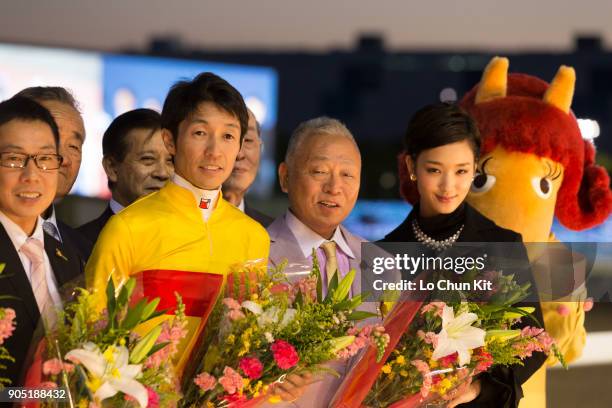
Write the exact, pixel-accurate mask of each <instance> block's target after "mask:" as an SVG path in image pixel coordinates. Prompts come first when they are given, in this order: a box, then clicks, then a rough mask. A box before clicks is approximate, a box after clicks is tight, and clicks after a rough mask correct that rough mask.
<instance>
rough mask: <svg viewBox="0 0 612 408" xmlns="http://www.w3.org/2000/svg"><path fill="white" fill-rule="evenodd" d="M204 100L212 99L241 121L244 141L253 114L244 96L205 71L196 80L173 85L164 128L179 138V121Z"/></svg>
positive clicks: (241, 133)
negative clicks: (250, 116) (250, 114)
mask: <svg viewBox="0 0 612 408" xmlns="http://www.w3.org/2000/svg"><path fill="white" fill-rule="evenodd" d="M202 102H212V103H214V104H215V105H217V106H218V107H219V108H221V109H223V110H224V111H226V112H228V113H230V114H232V115H234V116H235V117H236V118H237V119H238V121H239V122H240V143H241V144H242V139H243V138H244V134H245V133H246V132H247V128H248V124H249V114H248V112H247V107H246V105H245V103H244V99H242V95H240V92H238V90H237V89H236V88H234V87H233V86H232V85H230V83H229V82H227V81H226V80H225V79H223V78H221V77H219V76H217V75H215V74H213V73H211V72H204V73H201V74H199V75H198V76H196V77H195V78H194V79H193V80H192V81H180V82H177V83H176V84H174V85H173V86H172V88H170V92H168V95H167V96H166V100H165V101H164V108H163V110H162V114H161V120H162V128H164V129H168V130H169V131H170V133H172V137H173V138H174V140H175V141H176V138H177V137H178V128H179V124H180V123H181V122H182V121H183V120H185V119H187V118H188V117H189V115H191V114H192V113H194V112H195V111H196V110H197V109H198V106H199V105H200V104H201V103H202Z"/></svg>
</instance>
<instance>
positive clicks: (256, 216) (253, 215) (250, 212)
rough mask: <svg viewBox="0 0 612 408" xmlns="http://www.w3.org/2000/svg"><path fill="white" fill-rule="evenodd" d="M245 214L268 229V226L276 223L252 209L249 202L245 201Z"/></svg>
mask: <svg viewBox="0 0 612 408" xmlns="http://www.w3.org/2000/svg"><path fill="white" fill-rule="evenodd" d="M244 213H245V214H246V215H248V216H249V217H251V218H252V219H254V220H255V221H257V222H258V223H260V224H261V225H263V227H264V228H268V226H269V225H270V224H272V221H274V218H272V217H270V216H269V215H266V214H264V213H262V212H261V211H259V210H256V209H255V208H253V207H251V206H250V205H249V202H248V201H247V200H244Z"/></svg>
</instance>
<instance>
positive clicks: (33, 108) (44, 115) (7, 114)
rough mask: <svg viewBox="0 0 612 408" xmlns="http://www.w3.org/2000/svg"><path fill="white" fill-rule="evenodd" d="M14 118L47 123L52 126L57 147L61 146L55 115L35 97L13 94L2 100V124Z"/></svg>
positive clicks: (0, 118) (0, 119)
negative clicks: (35, 99) (9, 97)
mask: <svg viewBox="0 0 612 408" xmlns="http://www.w3.org/2000/svg"><path fill="white" fill-rule="evenodd" d="M12 120H20V121H23V122H34V121H40V122H43V123H46V124H47V125H49V127H50V128H51V132H52V133H53V139H55V146H56V148H57V147H58V146H59V130H58V128H57V124H56V123H55V120H54V119H53V116H52V115H51V113H50V112H49V111H48V110H47V109H46V108H45V107H44V106H42V105H41V104H39V103H38V102H36V101H34V100H33V99H30V98H24V97H21V96H13V97H12V98H11V99H7V100H6V101H4V102H0V126H3V125H5V124H6V123H8V122H10V121H12Z"/></svg>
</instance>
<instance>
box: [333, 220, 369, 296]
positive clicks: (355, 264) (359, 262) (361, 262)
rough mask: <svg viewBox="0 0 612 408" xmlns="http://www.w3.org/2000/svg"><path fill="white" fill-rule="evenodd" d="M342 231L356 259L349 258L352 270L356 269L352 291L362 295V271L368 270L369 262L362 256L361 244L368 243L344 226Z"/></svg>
mask: <svg viewBox="0 0 612 408" xmlns="http://www.w3.org/2000/svg"><path fill="white" fill-rule="evenodd" d="M340 231H341V232H342V235H343V236H344V239H345V240H346V243H347V244H348V246H349V248H351V251H353V255H354V256H355V258H349V267H350V269H355V272H356V273H355V280H354V281H353V285H352V287H351V288H352V289H353V294H359V293H361V271H362V270H366V267H367V264H368V262H367V261H366V260H365V259H363V258H362V256H361V243H362V242H366V241H365V240H364V239H363V238H361V237H358V236H357V235H354V234H352V233H351V232H350V231H349V230H347V229H346V228H345V227H344V226H343V225H342V224H341V225H340Z"/></svg>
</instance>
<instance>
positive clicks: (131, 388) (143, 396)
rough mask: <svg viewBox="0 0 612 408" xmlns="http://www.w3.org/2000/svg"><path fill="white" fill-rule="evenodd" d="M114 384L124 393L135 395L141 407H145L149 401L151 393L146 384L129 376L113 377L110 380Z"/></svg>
mask: <svg viewBox="0 0 612 408" xmlns="http://www.w3.org/2000/svg"><path fill="white" fill-rule="evenodd" d="M110 383H111V384H112V386H113V387H114V388H116V389H118V390H119V391H121V392H122V393H124V394H127V395H129V396H131V397H134V398H135V399H136V401H138V403H139V404H140V406H141V407H143V408H145V407H146V406H147V403H148V401H149V394H148V392H147V389H146V388H145V386H144V385H142V384H141V383H139V382H138V381H136V380H132V379H129V378H120V379H115V378H113V379H112V380H110Z"/></svg>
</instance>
